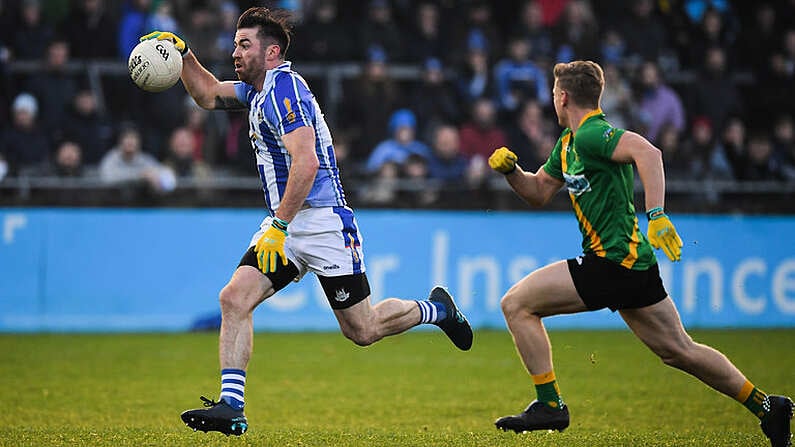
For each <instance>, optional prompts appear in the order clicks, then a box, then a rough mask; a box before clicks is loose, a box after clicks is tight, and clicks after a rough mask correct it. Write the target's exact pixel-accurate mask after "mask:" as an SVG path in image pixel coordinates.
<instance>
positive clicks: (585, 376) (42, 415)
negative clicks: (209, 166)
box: [0, 330, 795, 447]
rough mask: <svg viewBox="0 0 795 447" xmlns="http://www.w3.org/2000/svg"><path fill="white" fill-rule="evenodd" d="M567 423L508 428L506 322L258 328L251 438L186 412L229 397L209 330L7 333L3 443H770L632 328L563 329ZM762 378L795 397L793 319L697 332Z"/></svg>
mask: <svg viewBox="0 0 795 447" xmlns="http://www.w3.org/2000/svg"><path fill="white" fill-rule="evenodd" d="M550 336H551V339H552V344H553V349H554V353H555V363H556V370H557V371H556V373H557V376H558V380H559V383H560V385H561V388H562V391H563V396H564V398H565V400H566V401H567V403H568V404H569V407H570V409H571V412H572V418H573V419H572V426H571V427H569V429H568V430H566V431H565V432H563V433H546V432H535V433H530V434H524V435H516V434H514V433H503V432H501V431H497V430H496V429H495V428H494V426H493V424H492V423H493V421H494V419H495V418H497V417H499V416H502V415H505V414H508V413H515V412H517V411H520V410H521V409H522V408H523V407H524V406H525V405H526V404H527V402H528V401H529V400H530V399H531V398H532V395H531V394H530V381H529V378H528V377H527V375H526V373H525V372H524V370H523V369H522V367H521V365H520V363H519V360H518V357H517V356H516V354H515V352H514V348H513V344H512V342H511V338H510V335H509V334H508V333H507V332H499V331H479V332H478V333H476V339H475V345H474V347H473V348H472V350H471V351H470V352H466V353H464V352H460V351H458V350H456V349H455V348H453V347H452V345H451V344H450V343H449V342H448V341H447V339H446V338H445V337H444V336H443V335H442V334H441V333H440V332H437V331H414V332H410V333H408V334H405V335H403V336H399V337H394V338H390V339H387V340H384V341H382V342H380V343H378V344H376V345H374V346H371V347H369V348H359V347H356V346H354V345H353V344H352V343H350V342H348V341H347V340H345V339H344V338H343V337H342V336H341V335H339V334H338V333H313V334H270V333H259V334H257V335H256V339H255V349H254V355H253V358H252V362H251V364H250V366H249V376H248V383H247V393H246V400H247V406H246V415H247V416H248V418H249V423H250V429H249V432H248V433H247V434H245V435H244V436H243V437H241V438H235V437H229V438H227V437H225V436H223V435H221V434H219V433H209V434H204V433H201V432H198V433H194V432H193V431H191V430H189V429H188V428H187V427H185V426H184V425H183V424H182V422H181V421H180V420H179V413H180V412H181V411H183V410H185V409H187V408H192V407H197V406H199V405H200V401H199V399H198V397H199V394H204V395H206V396H208V397H212V398H215V397H217V394H218V388H219V384H218V366H217V338H216V336H215V335H214V334H146V335H126V334H125V335H104V334H103V335H2V336H0V385H2V389H3V391H4V393H5V402H6V403H5V410H3V411H2V412H0V446H15V447H16V446H36V447H39V446H62V445H64V446H66V445H68V446H72V445H80V446H232V445H234V446H323V445H333V446H337V445H339V446H348V445H350V446H451V447H452V446H455V447H459V446H529V445H532V446H555V447H560V446H683V445H687V446H726V447H728V446H732V447H736V446H762V445H766V442H767V441H766V440H765V439H764V437H763V436H762V434H761V431H760V430H759V428H758V423H757V421H756V419H755V418H754V417H753V416H752V415H751V414H750V413H749V412H747V411H746V410H745V409H744V408H743V407H742V406H741V405H739V404H738V403H736V402H735V401H734V400H732V399H729V398H726V397H724V396H721V395H719V394H717V393H716V392H714V391H712V390H710V389H708V388H707V387H706V386H704V385H703V384H701V383H700V382H698V381H696V380H695V379H692V378H690V377H689V376H687V375H685V374H683V373H681V372H679V371H676V370H674V369H671V368H668V367H665V366H663V365H662V363H661V362H660V361H659V360H658V359H657V358H655V357H654V356H653V355H652V354H651V353H650V352H649V351H647V350H646V349H645V348H644V347H643V346H642V345H641V344H640V343H639V342H638V341H637V340H636V339H635V338H634V337H633V336H632V335H631V334H630V333H629V332H628V331H625V332H621V331H619V332H585V331H582V332H580V331H572V332H569V331H559V332H552V333H551V335H550ZM693 336H694V338H695V339H696V340H699V341H702V342H705V343H707V344H710V345H712V346H714V347H716V348H718V349H720V350H722V351H723V352H724V353H726V354H727V355H728V356H729V357H730V358H731V359H732V360H733V361H734V362H735V364H737V365H738V366H739V367H740V368H741V369H742V370H743V371H744V372H745V374H746V375H747V376H748V377H749V378H751V380H752V381H754V382H755V383H756V384H757V385H759V386H760V387H761V388H762V389H764V390H769V391H772V392H775V393H785V394H789V395H795V383H794V381H793V378H795V377H794V375H793V371H795V355H793V354H794V352H793V346H795V330H778V331H699V332H694V333H693Z"/></svg>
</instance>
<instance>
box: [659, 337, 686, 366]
mask: <svg viewBox="0 0 795 447" xmlns="http://www.w3.org/2000/svg"><path fill="white" fill-rule="evenodd" d="M692 345H693V341H692V340H681V341H680V340H674V341H671V342H670V343H667V344H666V345H665V346H664V347H662V348H660V349H658V350H657V355H658V356H659V357H660V360H662V362H663V363H665V364H666V365H668V366H672V367H674V368H677V369H683V370H687V369H688V365H690V353H691V352H692V349H691V348H692Z"/></svg>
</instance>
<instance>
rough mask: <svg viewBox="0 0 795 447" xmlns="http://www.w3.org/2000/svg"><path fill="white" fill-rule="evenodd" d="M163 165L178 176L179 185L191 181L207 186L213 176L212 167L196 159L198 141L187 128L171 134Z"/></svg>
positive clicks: (180, 128)
mask: <svg viewBox="0 0 795 447" xmlns="http://www.w3.org/2000/svg"><path fill="white" fill-rule="evenodd" d="M163 165H165V166H167V167H169V168H171V171H173V172H174V175H176V176H177V184H179V183H180V182H181V181H185V180H189V181H193V182H196V183H197V184H198V185H202V184H205V185H206V184H207V183H208V182H209V181H210V179H211V176H212V175H211V171H210V167H209V166H208V165H207V164H206V163H204V161H202V160H201V159H199V158H197V157H196V141H195V140H194V138H193V134H192V133H191V131H190V129H188V128H187V127H178V128H176V129H174V131H173V132H172V133H171V137H170V138H169V141H168V151H167V155H166V158H165V160H164V161H163Z"/></svg>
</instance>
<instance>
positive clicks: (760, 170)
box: [0, 0, 795, 205]
mask: <svg viewBox="0 0 795 447" xmlns="http://www.w3.org/2000/svg"><path fill="white" fill-rule="evenodd" d="M252 5H260V6H268V7H272V8H285V9H288V10H291V13H292V17H293V21H294V23H295V27H294V40H293V42H292V44H291V46H290V48H289V50H288V53H287V56H288V57H287V59H288V60H292V61H293V62H294V68H295V69H296V70H298V71H299V72H301V67H302V66H307V65H312V64H315V65H317V64H355V65H356V66H357V67H360V71H359V73H360V74H359V75H358V76H354V77H346V78H345V79H344V81H343V82H342V94H341V95H340V100H339V101H338V103H334V104H329V103H324V102H323V101H324V100H325V98H327V97H328V96H327V95H326V88H327V87H328V86H327V84H326V82H325V79H324V78H322V77H320V78H318V77H314V78H313V77H312V76H305V77H307V79H308V81H309V83H310V86H311V87H312V89H313V91H314V92H315V93H316V95H317V97H318V99H319V100H320V102H321V107H322V108H323V109H324V111H325V113H326V116H327V119H328V120H329V122H330V124H331V125H332V133H333V135H334V138H335V148H336V151H337V156H338V158H339V164H340V166H341V169H342V175H343V177H344V178H346V179H351V180H352V181H353V183H354V184H355V183H356V181H357V180H359V181H366V182H367V184H368V187H367V188H361V190H360V191H358V192H356V198H357V199H358V200H361V201H363V202H367V203H373V204H390V203H394V202H395V201H396V200H408V201H411V202H413V203H417V204H425V205H429V204H433V203H434V202H435V201H438V200H439V199H438V197H439V195H438V191H439V189H438V188H437V189H434V188H429V187H421V188H416V189H415V190H412V188H410V187H409V188H405V185H406V184H408V185H411V184H412V182H411V181H412V180H418V179H422V180H425V181H426V182H425V183H422V182H419V183H422V184H423V185H427V184H428V181H430V184H433V185H437V186H439V188H441V189H444V187H445V185H452V186H453V187H456V188H469V189H477V188H479V187H480V186H481V185H483V184H484V182H485V180H487V179H488V178H489V177H490V176H493V175H494V174H493V173H491V172H490V170H489V169H488V165H487V163H486V158H487V157H488V155H489V154H490V153H491V151H492V150H493V149H495V148H497V147H500V146H503V145H506V146H509V147H511V148H512V150H514V151H515V152H516V153H517V154H518V155H519V157H520V164H521V165H522V167H523V168H524V169H525V170H536V169H538V168H539V166H540V165H541V164H543V162H544V161H545V160H546V157H547V155H548V154H549V151H550V150H551V149H552V146H553V145H554V143H555V141H556V139H557V136H558V135H559V132H560V130H561V129H560V128H559V126H558V124H557V120H556V118H555V114H554V110H553V108H552V104H551V89H552V85H551V82H552V76H551V69H552V66H553V65H554V64H555V63H556V62H560V61H569V60H573V59H591V60H595V61H597V62H599V63H600V64H601V65H602V66H603V68H604V70H605V76H606V80H607V83H606V89H605V92H604V95H603V98H602V108H603V110H604V112H605V113H606V114H607V117H608V120H610V121H611V122H612V123H613V124H614V125H615V126H617V127H625V128H629V129H632V130H635V131H637V132H639V133H641V134H643V135H645V136H646V137H647V138H648V139H649V140H650V141H652V142H653V143H654V144H655V145H657V146H658V147H659V148H660V149H661V150H662V151H663V154H664V159H665V162H666V174H667V176H668V178H670V179H681V180H699V179H700V180H703V179H718V180H730V181H731V180H738V181H746V180H766V181H780V182H787V181H795V124H794V122H793V117H795V88H793V86H795V82H793V81H795V21H793V20H792V18H793V17H795V1H793V0H773V1H760V2H741V1H729V0H679V1H677V0H599V1H596V0H591V1H589V0H501V1H494V2H489V1H483V0H279V1H259V2H248V1H232V0H203V1H188V0H71V1H47V0H19V1H16V2H9V1H0V179H2V178H3V177H7V178H12V177H15V176H55V177H70V178H80V177H87V176H93V177H94V178H97V179H100V180H101V181H102V182H107V183H108V184H115V183H125V182H139V183H141V184H145V185H147V188H149V189H151V190H152V191H155V192H157V193H167V192H169V191H171V190H173V189H174V188H175V187H176V185H178V184H179V182H180V181H183V180H184V179H191V181H192V182H193V184H195V183H196V182H202V181H208V179H210V178H212V177H213V176H214V175H219V173H223V174H224V175H247V174H252V175H253V173H254V172H255V171H254V167H253V158H252V155H251V150H250V147H249V144H248V124H247V117H246V115H245V114H243V113H241V112H208V111H205V110H203V109H200V108H198V107H197V106H196V105H195V104H194V103H193V102H192V101H191V100H190V98H189V97H187V96H186V93H185V91H184V89H183V88H182V87H181V86H177V87H174V88H171V89H169V90H167V91H165V92H162V93H158V94H150V93H145V92H143V91H140V90H137V89H136V88H135V87H134V85H133V84H132V83H131V82H130V80H129V79H128V78H127V77H126V76H116V77H105V78H103V79H102V88H101V89H97V86H96V85H94V84H92V83H91V82H89V78H88V76H87V75H86V73H85V72H82V71H80V70H68V69H67V67H69V66H70V65H72V66H73V65H74V64H75V63H82V62H91V61H110V62H115V63H119V64H124V63H126V58H127V55H128V54H129V52H130V50H131V49H132V47H133V46H134V45H135V44H136V43H137V42H138V37H139V36H141V35H143V34H146V33H147V32H149V31H151V30H153V29H159V30H167V31H174V32H176V33H178V34H179V35H181V36H183V37H184V38H185V39H186V41H187V42H188V44H189V46H190V48H191V49H192V50H193V51H194V53H195V54H196V55H197V57H198V58H199V59H200V60H201V61H202V62H203V63H204V64H205V65H206V66H207V67H208V68H210V69H211V71H213V72H214V73H215V74H216V75H217V76H218V77H219V78H220V79H234V72H233V70H232V68H233V67H232V64H231V52H232V50H233V37H234V33H235V27H236V21H237V17H238V16H239V14H240V13H241V11H243V10H244V9H245V8H247V7H249V6H252ZM17 62H38V63H40V67H39V68H38V69H36V70H34V71H30V70H29V71H14V70H12V68H13V66H14V64H15V63H17ZM398 65H403V66H410V67H416V68H417V69H419V72H420V73H421V74H420V76H418V77H416V78H415V79H404V78H400V79H398V78H395V77H393V76H390V67H393V66H398ZM419 183H418V184H419ZM401 184H402V185H404V187H403V188H398V187H397V185H401ZM406 194H408V195H407V196H406Z"/></svg>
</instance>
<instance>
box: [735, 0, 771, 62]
mask: <svg viewBox="0 0 795 447" xmlns="http://www.w3.org/2000/svg"><path fill="white" fill-rule="evenodd" d="M753 17H754V21H753V22H752V23H748V24H746V26H744V27H743V28H742V29H741V30H740V35H739V37H738V39H737V40H736V41H735V49H734V51H733V53H734V54H736V55H738V56H739V57H740V64H741V65H742V66H743V67H745V68H750V69H751V70H753V71H754V73H755V74H756V75H757V76H760V75H761V74H762V72H764V71H765V67H766V66H767V65H768V61H769V60H770V57H771V56H772V55H773V51H775V49H776V48H777V47H779V46H780V39H781V34H780V32H779V29H778V26H777V22H776V10H775V9H774V8H773V5H771V4H770V3H762V4H760V5H758V6H757V7H755V8H754V12H753ZM782 17H783V16H782Z"/></svg>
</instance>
